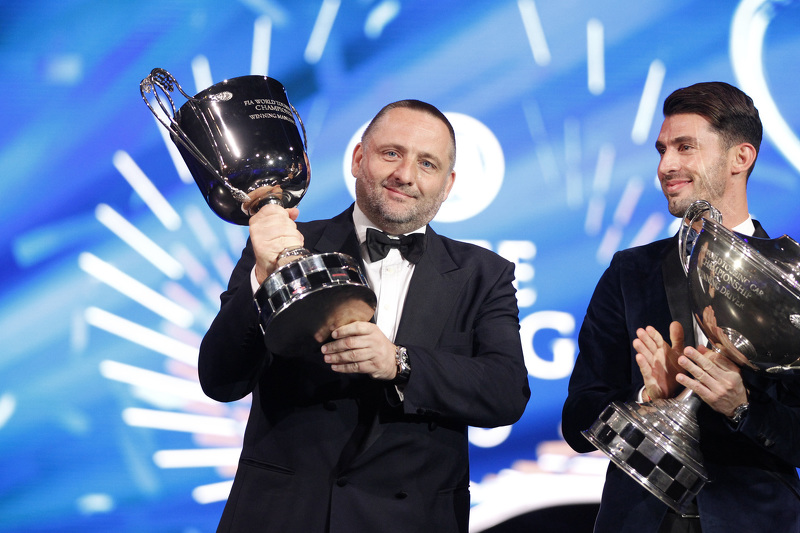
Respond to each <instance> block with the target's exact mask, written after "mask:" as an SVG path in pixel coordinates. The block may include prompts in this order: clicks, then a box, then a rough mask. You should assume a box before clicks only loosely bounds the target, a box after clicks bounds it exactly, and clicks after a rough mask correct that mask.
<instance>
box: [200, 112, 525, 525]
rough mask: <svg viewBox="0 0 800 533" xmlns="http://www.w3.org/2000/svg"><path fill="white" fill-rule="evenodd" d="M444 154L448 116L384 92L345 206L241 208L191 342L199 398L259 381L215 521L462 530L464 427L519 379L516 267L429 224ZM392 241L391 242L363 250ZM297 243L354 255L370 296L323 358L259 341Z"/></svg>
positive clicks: (449, 161)
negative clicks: (213, 310)
mask: <svg viewBox="0 0 800 533" xmlns="http://www.w3.org/2000/svg"><path fill="white" fill-rule="evenodd" d="M454 164H455V134H454V132H453V128H452V126H451V124H450V122H449V121H448V120H447V119H446V118H445V116H444V115H443V114H442V113H441V112H440V111H439V110H438V109H436V108H435V107H433V106H432V105H430V104H427V103H423V102H420V101H417V100H403V101H400V102H395V103H393V104H389V105H388V106H386V107H385V108H383V109H382V110H381V111H380V112H379V113H378V115H377V116H376V117H375V118H374V119H373V120H372V122H371V123H370V125H369V126H368V127H367V129H366V131H365V132H364V135H363V137H362V140H361V142H360V143H359V144H358V145H357V146H356V148H355V150H354V152H353V159H352V172H353V175H354V176H355V179H356V202H355V204H354V205H352V206H350V208H348V209H347V210H346V211H345V212H343V213H341V214H340V215H338V216H336V217H334V218H333V219H330V220H320V221H314V222H307V223H299V222H296V219H297V216H298V211H297V209H289V210H285V209H282V208H280V207H277V206H274V205H267V206H265V207H263V208H262V209H261V210H260V211H258V213H257V214H255V215H254V216H253V217H252V218H251V219H250V239H249V240H248V244H247V246H246V247H245V250H244V252H243V254H242V257H241V259H240V260H239V263H238V264H237V266H236V268H235V269H234V272H233V274H232V276H231V280H230V283H229V285H228V289H227V291H226V292H225V293H224V294H223V295H222V297H221V300H222V305H221V309H220V312H219V314H218V315H217V317H216V319H215V320H214V322H213V323H212V325H211V327H210V329H209V331H208V333H207V334H206V335H205V337H204V339H203V342H202V345H201V347H200V360H199V372H200V382H201V384H202V386H203V390H204V391H205V392H206V394H208V395H209V396H210V397H212V398H214V399H216V400H219V401H232V400H237V399H239V398H242V397H244V396H245V395H247V394H248V393H251V392H252V393H253V397H252V407H251V410H250V417H249V420H248V423H247V428H246V430H245V436H244V446H243V449H242V454H241V458H240V460H239V466H238V470H237V473H236V477H235V479H234V483H233V488H232V490H231V494H230V497H229V499H228V502H227V504H226V506H225V510H224V512H223V515H222V519H221V522H220V525H219V531H232V532H240V531H270V532H271V531H275V532H287V531H303V532H331V533H335V532H348V533H349V532H353V531H365V532H367V531H369V532H372V531H381V532H412V531H413V532H426V531H437V532H466V531H467V527H468V517H469V487H468V485H469V467H468V466H469V465H468V454H467V450H468V442H467V426H481V427H495V426H504V425H510V424H513V423H514V422H516V421H517V420H518V419H519V418H520V416H521V415H522V413H523V411H524V409H525V405H526V404H527V401H528V397H529V396H530V390H529V387H528V378H527V371H526V369H525V365H524V361H523V357H522V349H521V343H520V337H519V319H518V310H517V303H516V296H515V289H514V287H513V285H512V282H513V280H514V268H513V264H512V263H509V262H508V261H506V260H504V259H502V258H500V257H499V256H497V255H496V254H494V253H492V252H489V251H487V250H484V249H482V248H479V247H476V246H472V245H469V244H465V243H461V242H458V241H454V240H451V239H448V238H445V237H442V236H440V235H438V234H436V233H435V232H434V231H433V230H432V229H431V228H430V227H429V226H428V223H429V222H430V221H431V220H432V219H433V217H434V216H435V215H436V212H437V211H438V209H439V207H440V206H441V204H442V202H444V200H445V199H446V198H447V195H448V193H449V192H450V189H451V188H452V186H453V182H454V180H455V172H454V170H453V168H454ZM380 232H385V234H388V235H389V237H387V236H385V235H383V236H382V235H380V234H379V233H380ZM404 236H408V237H404ZM398 237H403V239H402V241H403V242H402V246H401V247H400V248H398V247H384V248H383V250H382V251H379V250H378V248H380V246H377V245H374V244H375V242H378V241H381V240H383V241H390V242H396V243H397V244H400V241H401V239H399V238H398ZM368 241H369V246H368ZM299 246H304V247H305V248H307V249H308V250H309V251H311V252H312V253H325V252H341V253H345V254H348V255H351V256H353V257H355V258H360V259H361V260H362V262H363V263H362V264H363V267H364V270H365V273H366V276H367V278H368V280H369V284H370V287H371V288H372V289H373V290H374V291H375V293H376V295H377V297H378V307H377V310H376V313H375V317H374V321H370V322H353V323H350V324H346V325H343V326H340V327H338V328H337V329H335V330H334V331H333V332H332V334H331V338H330V339H329V340H328V341H326V342H325V343H324V344H323V346H322V348H321V350H320V352H317V353H313V354H279V353H270V352H269V351H268V350H267V349H266V348H265V344H264V339H263V336H262V334H261V332H260V330H259V322H258V316H257V313H256V310H255V307H254V303H253V295H254V292H255V290H256V289H257V288H258V287H259V285H260V284H261V283H262V282H263V281H264V280H265V279H266V278H267V277H268V276H269V275H270V274H271V273H272V272H274V271H275V269H276V261H277V257H278V254H279V253H280V252H281V251H282V250H284V249H286V248H292V247H299ZM401 251H402V253H401ZM381 254H385V255H384V256H382V255H381Z"/></svg>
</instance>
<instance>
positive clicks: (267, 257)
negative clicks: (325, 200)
mask: <svg viewBox="0 0 800 533" xmlns="http://www.w3.org/2000/svg"><path fill="white" fill-rule="evenodd" d="M298 214H299V211H298V210H297V209H296V208H293V209H284V208H282V207H281V206H279V205H274V204H268V205H265V206H264V207H262V208H261V209H260V210H259V211H258V213H256V214H255V215H253V216H252V217H250V223H249V225H250V240H251V242H252V243H253V252H254V254H255V256H256V277H257V278H258V281H259V283H261V282H263V281H264V279H266V278H267V276H269V275H270V274H272V272H274V271H275V269H276V268H277V258H278V254H280V253H281V252H282V251H283V250H285V249H287V248H299V247H302V246H303V235H302V234H301V233H300V231H299V230H298V229H297V225H296V224H295V222H294V219H296V218H297V216H298Z"/></svg>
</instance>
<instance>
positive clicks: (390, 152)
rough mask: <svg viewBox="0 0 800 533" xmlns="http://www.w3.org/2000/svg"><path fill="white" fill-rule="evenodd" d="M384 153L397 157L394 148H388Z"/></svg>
mask: <svg viewBox="0 0 800 533" xmlns="http://www.w3.org/2000/svg"><path fill="white" fill-rule="evenodd" d="M386 155H387V156H389V157H397V152H395V151H394V150H389V151H388V152H386Z"/></svg>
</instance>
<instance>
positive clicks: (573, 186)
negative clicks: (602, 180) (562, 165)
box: [564, 119, 583, 207]
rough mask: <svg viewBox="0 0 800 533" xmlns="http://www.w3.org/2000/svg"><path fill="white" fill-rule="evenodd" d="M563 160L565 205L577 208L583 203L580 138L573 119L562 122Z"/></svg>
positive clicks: (578, 125)
mask: <svg viewBox="0 0 800 533" xmlns="http://www.w3.org/2000/svg"><path fill="white" fill-rule="evenodd" d="M564 159H565V160H566V163H567V171H566V174H565V176H566V182H567V183H566V189H567V205H568V206H570V207H577V206H579V205H580V204H581V202H583V185H582V183H581V182H582V179H581V171H580V162H581V137H580V124H579V123H578V121H577V120H575V119H567V120H565V121H564Z"/></svg>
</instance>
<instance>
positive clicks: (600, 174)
mask: <svg viewBox="0 0 800 533" xmlns="http://www.w3.org/2000/svg"><path fill="white" fill-rule="evenodd" d="M616 156H617V151H616V150H615V149H614V145H613V144H610V143H605V144H603V145H602V146H601V147H600V151H599V152H598V153H597V166H595V169H594V182H593V185H592V190H593V192H594V193H595V194H606V193H607V192H608V188H609V185H610V184H611V175H612V171H613V170H614V159H615V158H616Z"/></svg>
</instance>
